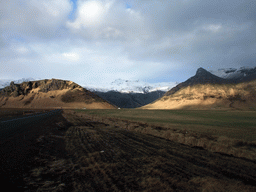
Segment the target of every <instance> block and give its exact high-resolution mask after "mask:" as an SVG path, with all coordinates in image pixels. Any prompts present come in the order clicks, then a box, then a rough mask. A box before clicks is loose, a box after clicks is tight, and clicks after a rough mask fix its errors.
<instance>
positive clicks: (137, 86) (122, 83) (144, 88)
mask: <svg viewBox="0 0 256 192" xmlns="http://www.w3.org/2000/svg"><path fill="white" fill-rule="evenodd" d="M177 84H178V83H177V82H176V83H174V82H161V83H147V82H143V81H139V80H135V81H134V80H124V79H116V80H115V81H113V82H111V83H109V84H102V85H94V86H93V85H86V86H84V87H85V88H86V89H88V90H90V91H93V92H108V91H115V92H120V93H142V94H145V93H150V92H154V91H163V92H166V91H168V90H170V89H171V88H172V87H174V86H176V85H177Z"/></svg>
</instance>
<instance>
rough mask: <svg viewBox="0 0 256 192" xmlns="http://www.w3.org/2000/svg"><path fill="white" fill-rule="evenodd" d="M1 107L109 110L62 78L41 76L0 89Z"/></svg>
mask: <svg viewBox="0 0 256 192" xmlns="http://www.w3.org/2000/svg"><path fill="white" fill-rule="evenodd" d="M0 107H2V108H91V109H94V108H100V109H104V108H106V109H111V108H115V107H114V106H113V105H111V104H110V103H108V102H107V101H105V100H104V99H102V98H101V97H99V96H97V95H96V94H94V93H92V92H90V91H88V90H86V89H85V88H83V87H81V86H80V85H78V84H76V83H74V82H72V81H66V80H59V79H45V80H39V81H28V82H23V83H21V84H15V83H14V82H11V83H10V86H7V87H5V88H3V89H2V90H1V92H0Z"/></svg>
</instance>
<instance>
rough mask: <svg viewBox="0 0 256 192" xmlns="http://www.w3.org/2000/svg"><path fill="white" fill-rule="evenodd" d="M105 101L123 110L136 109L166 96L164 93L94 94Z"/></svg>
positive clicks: (109, 92)
mask: <svg viewBox="0 0 256 192" xmlns="http://www.w3.org/2000/svg"><path fill="white" fill-rule="evenodd" d="M94 93H95V94H97V95H99V96H100V97H102V98H103V99H105V100H107V101H109V102H110V103H112V104H114V105H116V106H118V107H121V108H136V107H141V106H144V105H147V104H149V103H151V102H153V101H155V100H156V99H158V98H159V97H162V96H163V95H164V93H165V92H164V91H153V92H149V93H120V92H117V91H108V92H94Z"/></svg>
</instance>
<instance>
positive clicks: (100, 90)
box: [0, 67, 256, 108]
mask: <svg viewBox="0 0 256 192" xmlns="http://www.w3.org/2000/svg"><path fill="white" fill-rule="evenodd" d="M255 79H256V67H254V68H250V67H241V68H239V69H235V68H225V69H218V70H216V71H207V70H205V69H203V68H199V69H198V70H197V71H196V74H195V75H194V76H193V77H190V78H189V79H188V80H186V81H184V82H182V83H177V82H176V83H174V82H171V83H167V82H163V83H147V82H143V81H139V80H136V81H133V80H123V79H116V80H115V81H113V82H111V83H109V84H103V85H97V86H92V85H86V86H84V88H85V89H86V90H89V91H91V92H93V93H95V94H96V95H98V96H99V97H101V98H103V99H105V100H106V101H108V102H109V103H111V104H112V105H115V106H116V107H121V108H136V107H142V106H145V105H146V106H145V108H179V107H180V108H182V106H183V105H185V104H186V105H187V106H193V105H192V104H191V102H192V101H193V102H194V104H195V105H196V103H201V104H203V103H204V104H203V105H204V106H207V105H208V104H205V103H206V101H207V102H209V100H208V98H211V99H213V98H215V99H216V98H218V99H217V100H216V101H215V104H216V103H220V100H221V98H222V101H221V102H223V101H224V100H225V99H226V100H225V102H227V103H230V102H231V103H232V105H231V106H234V98H240V100H241V101H242V100H243V101H245V100H248V98H250V99H249V100H250V101H252V100H253V96H254V91H255V88H254V84H250V83H249V84H247V82H251V81H253V80H255ZM33 80H34V79H33V78H27V79H24V78H23V79H19V80H14V83H15V84H19V83H22V82H28V81H33ZM10 82H11V80H0V90H1V88H3V87H6V86H8V85H10ZM241 83H244V84H243V86H242V85H241ZM238 84H239V86H240V88H239V87H236V86H238ZM241 86H242V87H243V88H241ZM248 86H249V87H250V88H248ZM214 87H215V88H214ZM217 87H218V91H219V92H220V93H219V92H218V91H217V90H216V89H217ZM246 87H247V88H246ZM204 89H206V90H204ZM239 89H241V90H243V91H241V90H240V91H241V92H239V91H238V90H239ZM184 90H186V91H185V92H184ZM192 90H193V91H192ZM248 90H249V92H248ZM209 91H211V92H209ZM224 92H225V94H224ZM231 93H232V94H231ZM177 95H179V96H177ZM245 95H246V96H245ZM254 97H255V96H254ZM170 98H171V100H172V102H171V103H166V102H164V103H165V104H164V105H163V103H162V104H159V102H160V101H161V102H162V101H166V100H170ZM174 98H176V99H174ZM223 98H225V99H223ZM232 98H233V99H232ZM241 98H243V99H241ZM245 98H247V99H245ZM230 99H231V100H230ZM249 100H248V101H249ZM182 102H183V104H181V103H182ZM211 102H213V101H211ZM211 102H210V103H211ZM156 103H158V104H159V105H156ZM248 103H250V102H248ZM152 104H153V105H152ZM222 104H223V103H222ZM222 104H218V105H212V106H221V105H222ZM147 105H148V106H147ZM170 105H171V106H170ZM243 105H245V102H243ZM252 105H254V103H253V102H252ZM246 106H249V104H248V105H246ZM183 107H184V106H183Z"/></svg>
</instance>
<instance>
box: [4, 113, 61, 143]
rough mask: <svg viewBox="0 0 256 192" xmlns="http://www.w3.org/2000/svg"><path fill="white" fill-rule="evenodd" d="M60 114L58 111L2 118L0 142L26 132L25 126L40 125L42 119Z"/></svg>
mask: <svg viewBox="0 0 256 192" xmlns="http://www.w3.org/2000/svg"><path fill="white" fill-rule="evenodd" d="M59 113H61V110H60V109H57V110H52V111H48V112H45V113H38V114H33V115H26V116H19V117H15V118H2V119H1V121H0V141H3V140H5V139H8V138H9V137H11V136H13V135H15V134H18V133H19V134H21V133H22V132H24V131H26V127H27V125H31V124H33V123H40V122H41V121H43V120H44V119H47V118H50V117H52V116H55V115H56V114H59Z"/></svg>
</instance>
